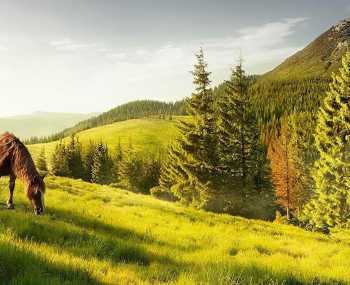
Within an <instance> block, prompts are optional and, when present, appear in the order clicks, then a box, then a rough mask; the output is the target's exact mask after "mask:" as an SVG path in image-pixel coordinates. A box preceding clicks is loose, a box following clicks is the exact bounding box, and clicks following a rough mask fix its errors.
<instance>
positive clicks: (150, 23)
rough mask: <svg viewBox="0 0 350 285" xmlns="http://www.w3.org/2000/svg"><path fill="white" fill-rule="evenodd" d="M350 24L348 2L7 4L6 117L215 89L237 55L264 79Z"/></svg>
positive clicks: (1, 19) (2, 92)
mask: <svg viewBox="0 0 350 285" xmlns="http://www.w3.org/2000/svg"><path fill="white" fill-rule="evenodd" d="M349 16H350V2H349V1H348V0H332V1H329V0H294V1H287V0H264V1H262V0H245V1H235V0H216V1H212V0H176V1H173V0H172V1H170V0H154V1H153V0H148V1H146V0H139V1H135V0H125V1H118V0H115V1H112V0H55V1H54V0H31V1H27V0H0V100H1V103H0V104H1V107H0V117H3V116H10V115H17V114H28V113H32V112H36V111H48V112H79V113H88V112H103V111H107V110H109V109H111V108H113V107H115V106H117V105H120V104H123V103H126V102H129V101H132V100H137V99H155V100H162V101H175V100H179V99H182V98H184V97H186V96H189V95H190V94H191V92H192V90H193V86H192V78H191V74H190V71H191V70H192V68H193V64H194V60H195V57H194V54H195V53H196V52H197V51H198V50H199V48H200V47H203V49H204V53H205V56H206V59H207V62H208V68H209V71H211V72H212V74H211V80H212V85H213V86H215V85H216V84H218V83H220V82H222V81H223V80H225V79H227V78H228V76H229V74H230V69H231V67H232V66H233V65H235V64H236V63H237V60H238V58H239V57H240V55H241V56H242V57H243V63H244V67H245V69H246V70H247V72H248V73H250V74H261V73H264V72H266V71H269V70H271V69H272V68H274V67H275V66H277V65H278V64H280V63H281V62H282V61H283V60H284V59H286V58H287V57H288V56H290V55H292V54H294V53H295V52H296V51H298V50H300V49H302V48H303V47H305V46H306V45H307V44H308V43H309V42H310V41H312V40H313V39H315V38H316V37H317V36H318V35H320V34H321V33H322V32H324V31H326V30H327V29H328V28H330V27H331V26H332V25H334V24H335V23H337V22H338V21H340V20H342V19H344V18H348V17H349Z"/></svg>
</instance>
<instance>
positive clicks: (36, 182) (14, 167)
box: [0, 133, 45, 215]
mask: <svg viewBox="0 0 350 285" xmlns="http://www.w3.org/2000/svg"><path fill="white" fill-rule="evenodd" d="M1 176H9V177H10V184H9V188H10V192H9V199H8V201H7V208H8V209H14V203H13V191H14V189H15V182H16V178H17V177H18V178H19V179H21V180H22V181H23V182H24V184H25V186H26V192H27V197H28V199H29V200H30V201H31V203H32V205H33V208H34V213H35V214H36V215H41V214H43V213H44V209H45V203H44V194H45V183H44V178H43V177H41V176H40V174H39V173H38V171H37V169H36V167H35V164H34V162H33V159H32V157H31V155H30V153H29V151H28V149H27V148H26V147H25V145H24V144H23V143H22V142H21V141H20V140H19V139H18V138H16V137H15V136H14V135H12V134H10V133H5V134H3V135H1V136H0V177H1Z"/></svg>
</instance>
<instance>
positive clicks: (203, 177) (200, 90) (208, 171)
mask: <svg viewBox="0 0 350 285" xmlns="http://www.w3.org/2000/svg"><path fill="white" fill-rule="evenodd" d="M196 58H197V63H196V64H195V66H194V71H193V72H192V74H193V78H194V79H193V83H194V85H195V91H194V92H193V93H192V96H191V97H190V98H189V99H188V100H187V101H186V104H187V108H188V113H189V115H191V118H192V119H191V120H188V121H182V122H181V124H180V126H179V129H180V137H179V139H178V141H177V142H176V144H174V146H173V147H172V149H171V153H170V156H172V157H173V160H172V161H170V160H168V162H167V165H168V170H166V171H165V170H164V167H163V174H161V177H162V178H161V184H162V185H167V187H170V189H171V191H173V192H174V194H175V195H176V196H177V197H178V198H179V199H181V200H183V201H186V202H188V203H193V204H196V205H198V206H204V205H205V204H206V202H207V201H208V200H209V199H210V196H211V195H212V193H211V192H212V190H213V189H214V188H215V187H213V184H214V183H215V179H216V175H215V174H216V173H215V171H216V164H217V157H216V151H215V149H216V122H215V114H214V101H213V94H212V90H211V89H210V79H209V76H210V72H208V71H207V63H206V62H205V60H204V54H203V50H202V49H200V51H199V53H198V54H197V55H196ZM164 171H165V172H164Z"/></svg>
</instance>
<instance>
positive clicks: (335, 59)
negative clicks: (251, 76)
mask: <svg viewBox="0 0 350 285" xmlns="http://www.w3.org/2000/svg"><path fill="white" fill-rule="evenodd" d="M349 40H350V18H348V19H345V20H342V21H340V22H338V23H337V24H335V25H334V26H332V27H331V28H330V29H328V30H327V31H326V32H324V33H323V34H322V35H320V36H319V37H318V38H317V39H315V40H314V41H313V42H311V43H310V44H309V45H308V46H306V47H305V48H304V49H303V50H301V51H299V52H297V53H296V54H294V55H292V56H291V57H289V58H288V59H286V60H285V61H284V62H283V63H282V64H281V65H279V66H277V67H276V68H275V69H273V70H272V71H270V72H268V73H266V74H265V75H264V76H263V77H264V78H268V79H277V78H300V77H315V76H321V77H324V76H325V77H328V76H329V74H330V73H331V72H332V71H336V70H337V69H338V68H339V63H340V59H341V57H342V55H343V54H344V52H345V51H346V49H347V47H348V46H349Z"/></svg>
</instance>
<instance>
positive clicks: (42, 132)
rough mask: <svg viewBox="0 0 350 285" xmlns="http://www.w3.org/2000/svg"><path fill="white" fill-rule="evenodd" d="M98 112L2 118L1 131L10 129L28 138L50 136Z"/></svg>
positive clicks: (39, 114)
mask: <svg viewBox="0 0 350 285" xmlns="http://www.w3.org/2000/svg"><path fill="white" fill-rule="evenodd" d="M94 115H97V114H74V113H73V114H71V113H49V112H35V113H33V114H29V115H21V116H12V117H6V118H0V133H3V132H5V131H9V132H12V133H14V134H15V135H16V136H18V137H20V138H22V139H27V138H29V137H34V136H40V137H41V136H49V135H52V134H54V133H57V132H59V131H61V130H63V129H65V128H68V127H71V126H73V125H75V124H76V123H78V122H80V121H82V120H86V119H88V118H91V117H92V116H94Z"/></svg>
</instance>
